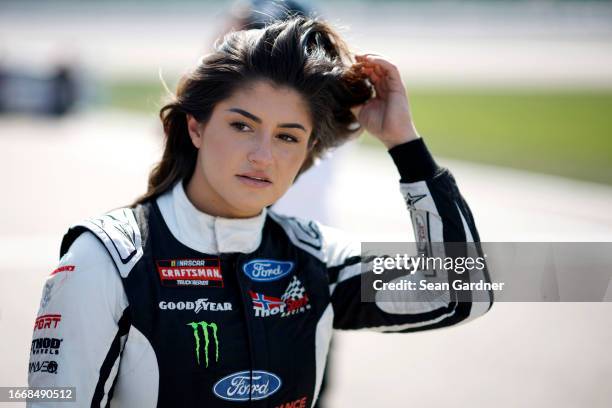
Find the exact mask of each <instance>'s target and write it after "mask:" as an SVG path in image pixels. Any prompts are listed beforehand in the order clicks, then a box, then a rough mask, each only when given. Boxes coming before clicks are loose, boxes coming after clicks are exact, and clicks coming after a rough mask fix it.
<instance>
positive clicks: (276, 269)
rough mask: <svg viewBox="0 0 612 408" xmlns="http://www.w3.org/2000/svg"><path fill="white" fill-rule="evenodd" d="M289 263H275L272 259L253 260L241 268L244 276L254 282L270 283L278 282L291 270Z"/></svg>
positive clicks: (290, 263) (291, 263)
mask: <svg viewBox="0 0 612 408" xmlns="http://www.w3.org/2000/svg"><path fill="white" fill-rule="evenodd" d="M293 265H294V264H293V262H291V261H275V260H272V259H255V260H253V261H250V262H247V263H245V264H244V265H243V266H242V270H243V271H244V274H245V275H246V276H248V277H249V278H250V279H251V280H254V281H256V282H272V281H275V280H279V279H281V278H283V277H285V276H287V275H289V273H290V272H291V271H292V270H293Z"/></svg>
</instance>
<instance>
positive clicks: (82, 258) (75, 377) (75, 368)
mask: <svg viewBox="0 0 612 408" xmlns="http://www.w3.org/2000/svg"><path fill="white" fill-rule="evenodd" d="M127 307H128V302H127V297H126V296H125V292H124V290H123V286H122V284H121V278H120V277H119V274H118V273H117V270H116V267H115V264H114V263H113V260H112V258H111V257H110V255H109V254H108V252H107V250H106V249H105V247H104V245H103V244H102V243H101V242H100V241H99V240H98V239H97V238H96V237H95V236H94V235H93V234H92V233H91V232H84V233H82V234H81V235H80V236H79V237H78V238H77V239H76V240H75V241H74V242H73V243H72V245H70V247H69V249H68V251H67V252H66V253H65V254H64V256H63V257H62V258H61V259H60V261H59V265H58V267H57V269H55V271H53V272H52V273H51V275H50V276H49V277H48V278H47V281H46V283H45V286H44V289H43V296H42V300H41V304H40V309H39V311H38V316H37V318H36V322H35V326H34V334H33V340H32V348H31V352H30V362H29V373H28V385H29V386H30V387H76V400H77V404H78V406H90V405H91V406H106V403H107V401H108V400H109V399H110V398H111V397H112V388H113V383H114V381H115V379H116V375H117V370H118V366H119V356H120V353H121V350H122V348H123V345H124V344H125V340H126V337H127V331H128V329H129V322H128V317H127V316H128V314H127ZM63 405H65V404H60V403H58V406H63ZM39 406H40V407H49V406H54V405H53V403H49V402H45V403H29V404H28V407H39Z"/></svg>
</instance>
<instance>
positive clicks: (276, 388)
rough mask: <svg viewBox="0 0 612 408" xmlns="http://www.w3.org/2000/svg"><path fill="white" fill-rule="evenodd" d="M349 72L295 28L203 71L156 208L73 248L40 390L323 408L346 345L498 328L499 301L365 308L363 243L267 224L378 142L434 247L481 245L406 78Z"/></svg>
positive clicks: (81, 233) (125, 212)
mask: <svg viewBox="0 0 612 408" xmlns="http://www.w3.org/2000/svg"><path fill="white" fill-rule="evenodd" d="M350 57H351V54H350V53H349V52H348V51H347V48H346V46H345V45H344V43H343V42H342V40H341V39H340V38H339V37H338V35H337V34H336V33H335V32H334V31H333V30H332V29H331V28H330V26H328V25H327V24H325V23H323V22H320V21H315V20H311V19H306V18H295V19H292V20H289V21H286V22H282V23H277V24H273V25H271V26H268V27H267V28H265V29H262V30H249V31H240V32H236V33H232V34H230V35H228V36H226V37H225V39H224V41H223V42H222V43H221V44H220V45H219V46H218V47H217V50H216V51H215V52H214V53H212V54H209V55H207V56H206V57H205V58H203V59H202V61H201V63H200V64H199V65H198V66H197V67H196V69H195V70H194V71H193V72H192V73H190V74H188V75H187V76H186V78H184V80H183V81H182V82H181V84H180V85H179V89H178V92H177V96H176V98H175V100H174V101H172V102H171V103H169V104H168V105H166V106H164V107H163V108H162V110H161V117H162V122H163V125H164V130H165V133H166V145H165V150H164V153H163V157H162V160H161V162H160V163H159V164H158V166H157V167H155V169H154V170H153V171H152V173H151V175H150V179H149V188H148V191H147V193H146V194H145V195H144V196H143V197H141V198H140V199H138V200H137V201H136V203H135V204H134V205H133V206H132V207H130V208H122V209H118V210H114V211H112V212H110V213H108V214H106V215H104V216H102V217H99V218H93V219H89V220H87V221H84V222H83V223H81V224H79V225H76V226H74V227H72V228H71V229H70V230H69V231H68V233H67V234H66V236H65V237H64V240H63V242H62V247H61V255H62V257H61V260H60V266H59V268H58V269H57V270H56V271H55V272H54V273H53V274H52V276H51V277H50V278H49V279H48V282H47V285H46V286H45V290H44V293H43V301H42V302H41V309H40V311H39V318H38V319H37V324H36V327H35V332H34V338H35V342H36V344H39V343H40V344H39V345H41V347H39V348H37V351H41V350H42V353H43V354H44V357H42V356H40V355H39V354H36V353H35V352H34V348H35V347H34V342H33V354H32V357H31V363H30V377H29V383H30V385H31V386H61V385H63V386H76V393H77V400H78V401H79V405H80V406H81V405H82V406H89V405H92V406H106V405H107V404H109V402H110V405H112V406H126V407H153V406H163V407H166V406H169V407H176V406H206V407H210V406H215V407H216V406H220V407H223V406H236V405H240V404H241V403H242V404H243V405H249V406H262V407H263V406H266V407H279V406H280V407H286V406H292V407H296V406H300V407H301V406H312V405H313V404H314V403H315V401H316V398H317V395H318V391H319V387H320V384H321V377H322V374H323V371H324V367H325V360H326V355H327V351H328V345H329V341H330V339H331V334H332V329H333V328H336V329H364V328H368V329H372V330H379V331H383V332H408V331H416V330H424V329H429V328H435V327H443V326H448V325H452V324H456V323H458V322H461V321H465V320H467V319H469V318H472V317H475V316H477V315H478V314H481V313H483V312H484V311H486V310H487V308H488V306H489V305H490V303H489V299H487V303H486V307H480V308H476V307H472V304H471V303H469V302H457V301H450V300H449V302H448V303H446V304H439V305H437V307H436V308H434V309H432V310H428V311H415V310H411V308H410V307H409V306H410V305H409V304H408V306H406V304H404V306H401V307H397V308H395V309H394V310H392V311H383V310H382V309H381V307H379V305H377V304H376V303H362V302H361V301H360V273H361V264H360V261H361V258H360V248H359V245H358V243H357V244H356V243H354V242H352V241H351V240H349V239H346V238H344V237H343V236H342V235H341V234H339V233H337V232H336V231H334V230H332V229H329V228H326V227H323V226H320V225H318V224H317V223H315V222H312V221H303V220H299V219H296V218H288V217H283V216H280V215H277V214H275V213H274V212H273V211H272V210H270V209H268V207H269V206H270V205H272V204H273V203H274V202H276V200H278V199H279V198H280V197H281V196H282V195H283V194H284V193H285V192H286V191H287V189H288V188H289V187H290V186H291V184H292V183H293V181H294V180H295V178H296V177H297V176H298V174H300V173H301V172H303V171H305V170H307V169H308V168H309V167H310V166H311V165H312V163H313V161H314V160H315V159H316V158H318V157H319V156H320V155H321V154H322V153H323V152H325V151H326V150H327V149H329V148H331V147H334V146H337V145H339V144H341V143H342V142H344V141H346V140H347V139H348V138H349V137H350V136H351V135H354V134H355V133H358V132H359V131H360V130H362V129H366V130H368V131H369V132H370V133H371V134H372V135H374V136H375V137H377V138H378V139H380V140H381V141H382V142H383V143H384V144H385V146H386V147H387V148H388V149H389V152H390V154H391V157H392V159H393V160H394V162H395V164H396V166H397V168H398V170H399V173H400V175H401V191H402V194H403V196H404V197H405V199H406V203H407V204H408V207H409V209H410V211H411V212H412V213H413V215H414V214H419V215H420V216H425V217H428V218H429V220H430V221H429V230H428V234H425V235H419V236H418V237H421V238H423V237H431V239H432V240H433V241H442V240H444V241H466V240H467V241H471V240H473V239H475V240H477V239H478V236H477V232H476V229H475V226H474V223H473V220H472V216H471V214H470V212H469V209H468V207H467V205H466V204H465V202H464V201H463V199H462V197H461V195H460V194H459V193H458V191H457V188H456V186H455V183H454V180H453V178H452V176H451V175H450V173H448V171H447V170H444V169H440V168H438V167H437V165H436V164H435V162H434V160H433V159H432V157H431V155H430V154H429V153H428V151H427V149H426V147H425V145H424V143H423V141H422V140H421V139H420V138H419V136H418V134H417V132H416V130H415V128H414V126H413V124H412V120H411V117H410V113H409V108H408V102H407V98H406V94H405V90H404V85H403V84H402V81H401V79H400V76H399V73H398V71H397V69H396V68H395V67H394V66H393V65H392V64H391V63H390V62H388V61H387V60H385V59H384V58H382V57H378V56H374V55H362V56H356V57H355V59H356V61H354V62H353V61H351V58H350ZM371 84H372V85H371ZM372 87H373V89H374V92H375V97H374V96H373V95H372ZM313 199H316V198H314V197H313ZM421 232H422V231H421ZM51 318H54V319H55V320H52V321H51V320H49V319H51ZM47 320H49V323H48V324H47ZM44 338H48V339H59V341H55V342H54V341H51V340H49V341H47V342H46V343H45V342H44V340H40V339H44ZM45 345H47V346H49V347H47V348H46V349H45V348H44V346H45ZM53 345H55V346H56V347H53ZM39 349H40V350H39ZM49 354H51V355H49Z"/></svg>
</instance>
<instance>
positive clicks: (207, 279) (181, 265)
mask: <svg viewBox="0 0 612 408" xmlns="http://www.w3.org/2000/svg"><path fill="white" fill-rule="evenodd" d="M157 273H158V274H159V279H160V280H161V282H162V284H163V285H164V286H183V287H185V286H187V287H188V286H206V287H216V288H222V287H223V275H221V265H220V261H219V259H218V258H210V259H171V260H160V261H157Z"/></svg>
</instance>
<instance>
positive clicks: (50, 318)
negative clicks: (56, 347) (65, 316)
mask: <svg viewBox="0 0 612 408" xmlns="http://www.w3.org/2000/svg"><path fill="white" fill-rule="evenodd" d="M61 321H62V315H59V314H45V315H42V316H38V317H37V318H36V322H34V330H43V329H57V326H58V325H59V323H60V322H61Z"/></svg>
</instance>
